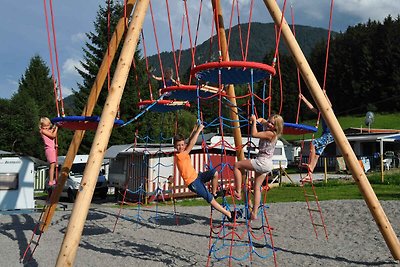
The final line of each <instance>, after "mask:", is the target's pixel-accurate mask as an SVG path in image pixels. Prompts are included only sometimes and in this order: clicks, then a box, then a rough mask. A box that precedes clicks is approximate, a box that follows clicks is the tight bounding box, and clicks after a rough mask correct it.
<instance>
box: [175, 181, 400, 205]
mask: <svg viewBox="0 0 400 267" xmlns="http://www.w3.org/2000/svg"><path fill="white" fill-rule="evenodd" d="M397 179H398V178H397ZM314 186H315V191H316V194H317V196H318V199H319V200H320V201H324V200H345V199H363V196H362V194H361V192H360V190H359V189H358V186H357V184H356V183H355V182H354V181H352V180H339V179H333V180H328V183H324V182H317V183H315V184H314ZM310 187H311V186H310V185H306V187H305V188H306V190H307V192H308V193H309V192H311V191H310V190H311V188H310ZM372 188H373V190H374V192H375V194H376V196H377V197H378V199H379V200H400V184H372ZM226 199H227V201H228V203H232V201H231V197H226ZM299 201H300V202H304V201H305V197H304V191H303V188H302V187H301V186H299V185H292V184H285V185H283V186H281V187H275V188H272V189H271V190H269V191H268V195H267V203H278V202H299ZM219 202H220V203H221V200H220V201H219ZM177 204H178V205H180V206H207V205H208V203H207V202H206V201H205V200H203V199H201V198H194V199H184V200H179V201H178V202H177Z"/></svg>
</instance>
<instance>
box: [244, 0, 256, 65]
mask: <svg viewBox="0 0 400 267" xmlns="http://www.w3.org/2000/svg"><path fill="white" fill-rule="evenodd" d="M253 6H254V0H251V4H250V15H249V23H248V29H247V43H246V55H245V57H244V60H245V61H246V60H247V53H248V52H249V42H250V28H251V18H252V17H253Z"/></svg>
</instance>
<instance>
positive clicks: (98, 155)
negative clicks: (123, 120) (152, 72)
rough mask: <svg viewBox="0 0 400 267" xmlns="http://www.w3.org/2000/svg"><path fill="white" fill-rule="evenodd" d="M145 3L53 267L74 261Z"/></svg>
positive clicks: (130, 35) (135, 17)
mask: <svg viewBox="0 0 400 267" xmlns="http://www.w3.org/2000/svg"><path fill="white" fill-rule="evenodd" d="M148 6H149V0H138V1H137V4H136V8H135V11H134V13H133V15H132V20H131V22H130V24H129V27H128V30H127V32H126V37H125V41H124V45H123V47H122V50H121V56H120V58H119V60H118V64H117V67H116V70H115V74H114V78H113V80H112V83H111V88H110V90H109V94H108V97H107V100H106V103H105V104H104V108H103V112H102V114H101V119H100V122H99V126H98V127H97V131H96V135H95V137H94V140H93V144H92V148H91V150H90V154H89V159H88V161H87V163H86V167H85V171H84V173H83V178H82V182H81V186H80V190H79V192H78V195H77V198H76V201H75V205H74V208H73V210H72V214H71V218H70V221H69V223H68V227H67V231H66V233H65V236H64V240H63V243H62V245H61V249H60V252H59V254H58V258H57V263H56V266H59V267H64V266H73V264H74V260H75V257H76V252H77V250H78V246H79V242H80V239H81V236H82V231H83V226H84V224H85V221H86V217H87V214H88V212H89V207H90V202H91V200H92V197H93V192H94V189H95V186H96V182H97V176H98V174H99V171H100V167H101V164H102V162H103V159H104V154H105V152H106V149H107V145H108V141H109V139H110V136H111V132H112V129H113V125H114V120H115V117H116V115H117V112H118V107H119V103H120V101H121V97H122V94H123V92H124V87H125V84H126V80H127V77H128V75H129V70H130V67H131V65H132V64H131V63H132V60H133V56H134V54H135V51H136V47H137V44H138V41H139V35H140V30H141V29H142V26H143V21H144V18H145V15H146V11H147V8H148Z"/></svg>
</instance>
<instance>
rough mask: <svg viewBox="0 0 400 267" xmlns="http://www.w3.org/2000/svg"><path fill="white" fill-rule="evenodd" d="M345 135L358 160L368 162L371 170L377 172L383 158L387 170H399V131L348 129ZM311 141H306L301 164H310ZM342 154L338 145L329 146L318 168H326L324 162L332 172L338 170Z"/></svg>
mask: <svg viewBox="0 0 400 267" xmlns="http://www.w3.org/2000/svg"><path fill="white" fill-rule="evenodd" d="M344 133H345V135H346V137H347V140H348V141H349V143H350V145H351V147H352V148H353V151H354V153H355V154H356V156H357V158H358V159H359V160H361V161H363V162H365V163H367V162H368V164H369V167H370V169H371V170H377V169H379V168H380V166H381V156H383V163H384V168H385V169H390V168H398V167H399V163H400V160H399V159H400V130H397V129H368V128H348V129H345V130H344ZM310 142H311V140H310V139H309V140H305V141H304V146H303V147H304V149H303V150H302V153H301V154H302V159H301V162H308V154H309V147H310ZM340 157H341V152H340V149H339V147H338V146H337V145H336V143H332V144H329V145H328V146H327V147H326V149H325V151H324V153H323V155H322V156H321V157H320V159H319V161H318V164H317V166H316V168H319V169H320V170H321V169H322V168H323V167H324V161H325V159H326V160H327V165H328V168H329V169H330V170H335V169H337V168H338V165H337V164H338V162H337V159H338V158H340Z"/></svg>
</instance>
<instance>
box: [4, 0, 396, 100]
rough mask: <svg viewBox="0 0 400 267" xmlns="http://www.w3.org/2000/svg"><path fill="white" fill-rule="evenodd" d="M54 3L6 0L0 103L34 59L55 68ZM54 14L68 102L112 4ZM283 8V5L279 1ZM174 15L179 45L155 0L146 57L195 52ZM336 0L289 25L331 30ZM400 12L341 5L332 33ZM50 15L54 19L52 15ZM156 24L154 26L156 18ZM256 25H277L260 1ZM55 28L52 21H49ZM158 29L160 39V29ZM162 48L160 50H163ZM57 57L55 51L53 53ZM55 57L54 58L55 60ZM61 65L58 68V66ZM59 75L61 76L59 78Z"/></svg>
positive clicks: (368, 1) (375, 5) (301, 13)
mask: <svg viewBox="0 0 400 267" xmlns="http://www.w3.org/2000/svg"><path fill="white" fill-rule="evenodd" d="M49 1H50V0H47V1H33V0H23V1H15V0H2V8H1V9H0V21H1V22H2V23H0V35H1V36H2V41H1V49H0V58H1V64H0V98H7V99H9V98H11V97H12V95H13V94H14V93H15V92H16V91H17V89H18V83H19V81H20V79H21V77H22V76H23V75H24V73H25V71H26V69H27V67H28V65H29V61H30V59H31V58H32V57H33V56H35V55H40V56H41V58H42V59H43V60H44V61H45V62H46V64H47V65H48V66H49V68H50V66H51V62H50V60H49V58H50V56H49V55H50V49H49V46H48V42H47V40H48V35H47V30H46V19H45V15H44V2H46V3H47V12H48V13H49V12H50V11H49V10H50V8H49ZM202 2H203V7H202V13H201V16H200V18H201V19H200V23H199V27H198V29H199V30H198V41H197V44H201V43H202V42H203V41H205V40H207V39H208V38H210V36H211V32H212V30H211V29H212V24H211V22H212V20H211V16H212V12H211V1H209V0H203V1H202ZM200 3H201V1H199V0H187V6H188V15H189V16H188V18H189V19H188V20H189V24H190V31H191V36H192V40H193V43H194V40H195V34H196V25H197V20H198V17H199V12H198V10H199V8H200ZM52 4H53V14H54V23H55V29H54V30H55V32H56V40H57V55H58V58H59V60H58V62H59V69H60V75H61V79H60V80H61V85H62V94H63V97H65V96H68V95H69V94H71V92H72V89H76V88H77V85H76V84H77V83H80V82H81V81H82V80H81V78H80V76H79V74H78V73H77V71H76V70H75V68H76V67H77V68H80V63H79V61H80V60H82V55H83V52H82V48H83V47H85V42H86V41H87V38H86V35H85V33H88V32H91V31H92V32H94V26H93V21H94V20H95V17H96V14H97V11H98V9H99V6H100V5H101V6H106V5H107V0H85V1H82V0H68V1H60V0H54V1H53V2H52ZM250 4H251V0H239V10H240V22H241V23H245V22H248V21H249V14H250V8H249V6H250ZM278 4H279V6H280V7H282V5H283V0H278ZM168 5H169V10H170V14H171V16H170V17H171V19H170V20H171V28H172V35H173V42H172V41H171V38H170V30H169V26H168V25H169V23H168V15H167V8H166V1H165V0H152V10H153V16H151V12H150V10H151V9H149V10H148V12H147V14H146V18H145V22H144V26H143V31H144V36H145V42H144V43H145V47H141V48H142V50H143V49H144V48H146V51H147V54H146V55H153V54H157V51H172V43H173V44H174V47H175V49H178V48H179V46H180V44H181V42H180V40H181V39H182V40H183V41H182V45H183V49H187V48H189V39H190V38H189V34H188V33H187V32H188V29H187V24H186V23H185V24H184V28H185V30H184V31H183V34H181V32H182V31H181V28H182V16H183V13H184V5H183V1H182V0H169V1H168ZM330 5H331V0H291V1H289V0H287V6H288V7H287V10H286V11H285V14H286V16H285V17H286V20H287V21H288V22H289V23H291V21H292V19H291V16H290V13H291V12H290V11H291V10H292V11H293V14H294V21H295V23H296V24H300V25H308V26H314V27H321V28H325V29H327V28H328V26H329V10H330ZM221 7H222V9H223V10H224V20H225V26H226V27H228V26H229V21H230V17H231V7H232V0H221ZM399 13H400V1H399V0H335V1H334V8H333V17H332V30H334V31H342V32H344V31H346V29H347V27H349V26H354V25H356V24H359V23H365V22H367V21H368V19H371V20H377V21H383V19H384V18H385V17H387V16H388V15H389V14H390V15H391V16H392V17H393V18H397V16H398V15H399ZM49 16H50V15H49ZM152 17H153V18H154V24H155V26H153V25H152V22H151V21H152V19H151V18H152ZM232 17H233V25H235V24H237V19H238V17H237V14H236V13H235V14H234V15H233V16H232ZM251 21H252V22H272V19H271V16H270V14H269V12H268V10H267V9H266V7H265V5H264V2H263V1H262V0H254V7H253V9H252V18H251ZM49 25H51V22H50V21H49ZM154 27H155V28H156V33H157V34H156V37H154V35H155V34H154V30H153V28H154ZM156 38H157V39H156ZM156 43H158V49H157V45H156ZM51 51H53V55H54V47H53V48H52V50H51ZM53 57H54V56H53ZM54 64H55V63H54ZM55 75H56V76H57V73H56V74H55Z"/></svg>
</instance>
